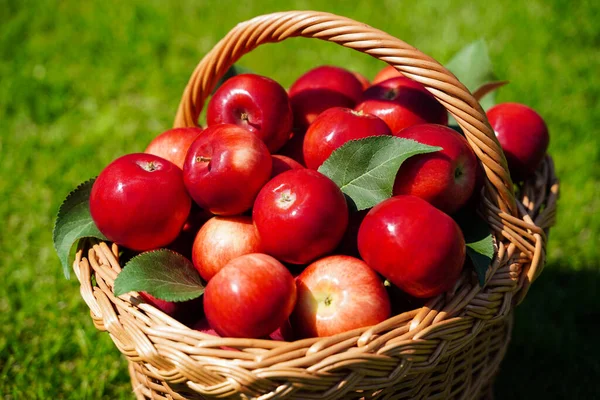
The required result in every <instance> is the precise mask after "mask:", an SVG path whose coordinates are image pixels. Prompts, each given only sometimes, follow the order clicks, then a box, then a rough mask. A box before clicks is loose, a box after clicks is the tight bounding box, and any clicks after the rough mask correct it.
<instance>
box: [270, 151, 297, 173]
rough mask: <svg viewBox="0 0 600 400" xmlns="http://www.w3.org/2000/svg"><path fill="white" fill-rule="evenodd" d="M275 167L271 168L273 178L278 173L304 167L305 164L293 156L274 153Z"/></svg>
mask: <svg viewBox="0 0 600 400" xmlns="http://www.w3.org/2000/svg"><path fill="white" fill-rule="evenodd" d="M272 157H273V160H272V161H273V169H271V178H274V177H276V176H277V175H279V174H281V173H283V172H285V171H289V170H291V169H302V168H304V166H303V165H302V164H300V163H299V162H298V161H296V160H294V159H293V158H290V157H286V156H282V155H280V154H273V156H272Z"/></svg>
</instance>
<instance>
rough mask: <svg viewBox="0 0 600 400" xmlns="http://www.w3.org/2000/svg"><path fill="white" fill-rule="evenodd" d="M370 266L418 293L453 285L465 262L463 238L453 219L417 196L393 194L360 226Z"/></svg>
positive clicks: (360, 241) (361, 249) (361, 242)
mask: <svg viewBox="0 0 600 400" xmlns="http://www.w3.org/2000/svg"><path fill="white" fill-rule="evenodd" d="M358 250H359V252H360V255H361V257H362V258H363V260H365V262H366V263H367V265H368V266H369V267H371V268H373V269H374V270H375V271H377V272H379V273H380V274H381V275H383V276H384V277H385V278H386V279H387V280H389V281H390V282H391V283H393V284H394V285H396V286H398V287H399V288H400V289H402V290H403V291H404V292H406V293H408V294H409V295H411V296H414V297H419V298H423V297H432V296H435V295H438V294H440V293H443V292H445V291H447V290H449V289H450V288H451V287H452V286H453V285H454V284H455V282H456V280H457V279H458V277H459V276H460V273H461V270H462V267H463V264H464V261H465V253H466V248H465V240H464V238H463V234H462V232H461V230H460V228H459V227H458V225H457V224H456V222H454V220H453V219H452V218H451V217H449V216H448V215H447V214H445V213H443V212H442V211H440V210H438V209H437V208H435V207H434V206H432V205H431V204H429V203H428V202H426V201H425V200H423V199H421V198H419V197H416V196H395V197H392V198H390V199H387V200H385V201H383V202H381V203H379V204H378V205H376V206H375V207H373V208H372V209H371V211H369V213H368V214H367V216H366V217H365V219H364V220H363V222H362V224H361V226H360V229H359V231H358Z"/></svg>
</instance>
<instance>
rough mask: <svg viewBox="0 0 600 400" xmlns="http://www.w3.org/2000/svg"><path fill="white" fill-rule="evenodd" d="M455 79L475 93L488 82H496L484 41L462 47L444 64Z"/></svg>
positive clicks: (480, 40)
mask: <svg viewBox="0 0 600 400" xmlns="http://www.w3.org/2000/svg"><path fill="white" fill-rule="evenodd" d="M446 68H448V69H449V70H450V71H451V72H452V73H453V74H454V75H456V77H457V78H458V79H459V80H460V81H461V82H462V83H463V84H464V85H465V86H466V87H467V88H468V89H469V90H470V91H471V92H475V91H476V90H477V89H479V88H480V87H481V86H483V85H484V84H486V83H488V82H494V81H497V80H498V78H497V77H496V74H494V70H493V68H492V61H491V60H490V56H489V54H488V48H487V44H486V43H485V40H483V39H479V40H477V41H475V42H473V43H470V44H468V45H466V46H465V47H463V48H462V49H461V50H460V51H459V52H458V53H456V54H455V55H454V57H452V59H451V60H450V61H448V62H447V63H446Z"/></svg>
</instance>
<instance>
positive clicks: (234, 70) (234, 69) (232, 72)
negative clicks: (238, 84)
mask: <svg viewBox="0 0 600 400" xmlns="http://www.w3.org/2000/svg"><path fill="white" fill-rule="evenodd" d="M253 73H254V72H253V71H252V70H250V69H249V68H246V67H242V66H241V65H236V64H234V65H232V66H231V67H229V69H228V70H227V72H225V74H224V75H223V76H222V77H221V79H219V82H217V86H215V89H214V90H213V93H215V92H216V91H217V89H218V88H219V87H221V85H222V84H223V83H224V82H225V81H226V80H227V79H229V78H233V77H234V76H236V75H241V74H253Z"/></svg>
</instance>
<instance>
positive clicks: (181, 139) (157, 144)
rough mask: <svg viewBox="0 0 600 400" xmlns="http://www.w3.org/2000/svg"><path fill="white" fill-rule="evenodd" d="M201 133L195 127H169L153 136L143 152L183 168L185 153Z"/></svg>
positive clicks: (200, 130) (199, 129)
mask: <svg viewBox="0 0 600 400" xmlns="http://www.w3.org/2000/svg"><path fill="white" fill-rule="evenodd" d="M201 133H202V129H201V128H197V127H190V128H173V129H169V130H168V131H165V132H163V133H161V134H160V135H158V136H157V137H155V138H154V139H153V140H152V141H151V142H150V144H149V145H148V147H146V150H144V153H148V154H154V155H155V156H159V157H162V158H164V159H165V160H169V161H171V162H172V163H173V164H175V165H177V166H178V167H179V168H181V169H183V162H184V161H185V155H186V154H187V151H188V149H189V148H190V146H191V144H192V142H193V141H194V139H196V138H197V137H198V135H200V134H201Z"/></svg>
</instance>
